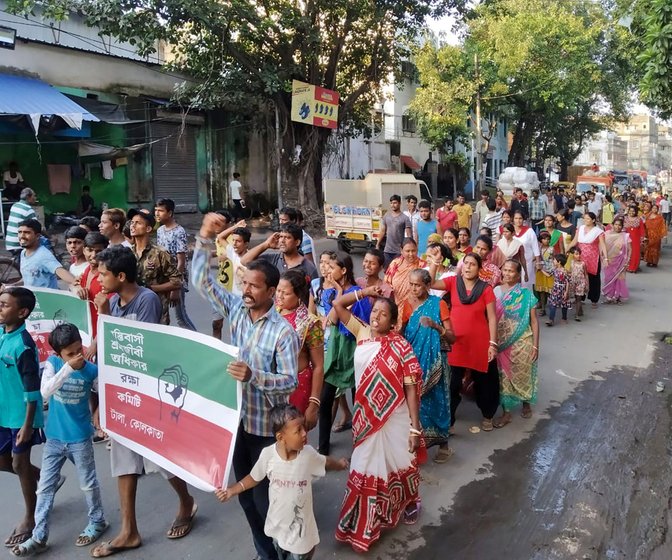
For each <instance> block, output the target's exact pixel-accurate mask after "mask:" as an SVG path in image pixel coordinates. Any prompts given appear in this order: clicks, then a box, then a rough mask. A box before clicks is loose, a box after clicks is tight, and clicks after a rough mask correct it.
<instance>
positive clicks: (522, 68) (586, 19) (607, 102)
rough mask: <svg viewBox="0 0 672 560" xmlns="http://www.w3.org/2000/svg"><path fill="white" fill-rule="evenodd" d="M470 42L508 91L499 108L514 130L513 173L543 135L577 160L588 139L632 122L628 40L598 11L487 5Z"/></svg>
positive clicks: (555, 5) (579, 1) (597, 7)
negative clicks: (550, 136)
mask: <svg viewBox="0 0 672 560" xmlns="http://www.w3.org/2000/svg"><path fill="white" fill-rule="evenodd" d="M468 40H471V41H474V42H475V43H477V44H478V46H479V49H480V51H481V52H482V53H483V58H486V59H488V60H491V61H492V62H493V63H494V65H495V66H496V67H497V72H498V75H499V78H500V80H501V81H503V82H505V83H506V84H507V85H508V87H509V92H510V93H509V94H508V95H505V96H502V97H501V100H500V101H501V104H502V106H503V107H507V108H508V110H509V111H510V112H511V116H512V119H513V125H514V129H513V144H512V147H511V151H510V153H509V164H510V165H521V166H524V165H526V164H528V163H529V161H530V158H531V155H532V151H533V147H534V146H535V145H537V144H539V142H538V141H539V136H540V134H541V133H542V132H543V131H544V130H546V131H551V132H552V133H553V134H554V135H555V138H556V142H555V143H556V146H555V147H556V151H557V152H562V153H564V154H565V157H569V158H571V159H573V157H575V155H576V153H578V152H577V148H578V147H579V146H580V145H581V144H582V142H583V141H585V140H586V139H587V138H588V137H589V136H590V135H591V134H594V133H595V132H596V131H599V130H601V129H603V128H604V127H605V126H606V125H607V124H608V123H609V122H613V120H622V119H624V118H625V117H626V116H627V111H628V103H629V99H630V91H631V84H632V83H633V73H632V68H631V62H630V59H629V57H628V53H627V45H628V42H629V36H628V33H627V30H625V29H624V28H623V27H621V26H619V25H617V23H616V22H615V19H614V16H612V14H611V13H610V12H609V11H608V10H607V9H605V7H604V6H602V5H601V4H599V3H596V2H592V1H589V0H569V1H566V2H556V1H555V0H495V1H492V2H487V3H484V4H483V5H481V6H480V7H479V8H478V9H477V10H476V13H475V17H474V19H472V20H471V21H470V24H469V39H468ZM539 155H540V154H536V157H537V158H538V156H539ZM542 155H543V154H542ZM558 155H559V154H558ZM571 159H570V161H569V162H568V163H571Z"/></svg>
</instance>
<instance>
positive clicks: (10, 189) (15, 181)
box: [2, 161, 27, 219]
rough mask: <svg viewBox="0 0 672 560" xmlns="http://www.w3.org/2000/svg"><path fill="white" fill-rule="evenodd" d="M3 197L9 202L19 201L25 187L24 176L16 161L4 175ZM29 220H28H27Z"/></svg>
mask: <svg viewBox="0 0 672 560" xmlns="http://www.w3.org/2000/svg"><path fill="white" fill-rule="evenodd" d="M2 185H3V186H2V188H3V189H4V192H3V193H2V195H3V197H5V198H6V199H7V200H12V201H13V200H19V194H20V192H21V189H22V188H23V187H24V184H23V175H21V172H20V171H19V166H18V164H17V163H16V162H15V161H12V162H10V163H9V169H8V170H7V171H5V172H4V173H3V174H2ZM26 219H27V218H26Z"/></svg>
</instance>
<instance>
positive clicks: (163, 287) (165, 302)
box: [128, 208, 182, 325]
mask: <svg viewBox="0 0 672 560" xmlns="http://www.w3.org/2000/svg"><path fill="white" fill-rule="evenodd" d="M128 220H129V223H130V228H131V237H132V238H133V252H134V253H135V258H136V259H138V284H139V285H141V286H145V287H146V288H149V289H150V290H152V291H153V292H154V293H156V294H157V295H158V296H159V299H160V300H161V324H163V325H168V324H170V313H169V300H170V292H172V291H173V290H177V289H180V288H181V286H182V274H181V273H180V272H179V271H178V270H177V266H175V263H174V262H173V260H172V259H171V258H170V253H169V252H168V251H166V250H165V249H162V248H161V247H159V246H158V245H156V244H155V243H153V242H152V241H151V239H150V236H151V234H152V230H153V229H154V225H155V224H156V219H155V218H154V214H153V213H152V212H150V211H149V210H145V209H144V208H133V209H131V210H129V211H128Z"/></svg>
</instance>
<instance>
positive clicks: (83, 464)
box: [12, 323, 109, 556]
mask: <svg viewBox="0 0 672 560" xmlns="http://www.w3.org/2000/svg"><path fill="white" fill-rule="evenodd" d="M49 344H50V345H51V347H52V348H53V349H54V352H56V354H57V355H56V356H50V357H49V358H48V359H47V363H46V364H45V366H44V371H43V372H42V384H41V387H40V390H41V392H42V397H43V398H44V399H49V416H48V418H47V425H46V428H45V433H46V436H47V443H46V444H45V446H44V453H43V455H42V474H41V476H40V481H39V485H38V489H37V505H36V508H35V528H34V529H33V533H32V536H31V538H30V539H28V540H27V541H26V542H25V543H23V544H19V545H17V546H15V547H14V548H13V549H12V554H14V555H15V556H30V555H32V554H36V553H38V552H42V551H44V550H45V549H46V548H47V538H48V536H49V514H50V513H51V509H52V507H53V505H54V495H55V494H56V491H57V490H58V485H59V479H60V474H61V468H62V467H63V463H65V461H66V459H69V460H70V461H72V463H74V465H75V468H76V469H77V474H78V476H79V483H80V486H81V488H82V489H83V490H84V495H85V497H86V504H87V506H88V509H89V511H88V515H89V523H88V525H87V526H86V527H85V529H84V530H83V531H82V532H81V533H80V535H79V537H77V540H76V541H75V545H76V546H88V545H90V544H91V543H93V542H95V541H96V540H98V538H100V536H101V535H102V534H103V533H104V532H105V531H106V530H107V528H108V527H109V525H108V523H107V522H106V521H105V517H104V514H103V504H102V501H101V499H100V485H99V484H98V477H97V476H96V464H95V461H94V456H93V442H92V440H91V436H92V435H93V424H92V422H91V411H90V408H89V401H91V400H92V390H95V389H96V387H97V380H98V367H97V366H95V365H94V364H92V363H91V362H87V361H86V360H85V359H84V356H83V354H82V337H81V335H80V334H79V330H78V329H77V327H76V326H75V325H72V324H70V323H64V324H62V325H58V326H57V327H56V328H55V329H54V330H53V331H52V332H51V334H50V335H49ZM93 397H94V398H93V402H92V404H93V405H94V407H93V408H94V409H95V408H97V405H98V403H97V398H95V394H93Z"/></svg>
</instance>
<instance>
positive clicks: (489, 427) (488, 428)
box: [481, 418, 494, 432]
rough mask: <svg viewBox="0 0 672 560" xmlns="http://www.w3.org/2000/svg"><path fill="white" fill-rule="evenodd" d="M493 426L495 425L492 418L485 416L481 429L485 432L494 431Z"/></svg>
mask: <svg viewBox="0 0 672 560" xmlns="http://www.w3.org/2000/svg"><path fill="white" fill-rule="evenodd" d="M493 428H494V426H493V425H492V420H489V419H487V418H483V421H482V422H481V430H483V431H484V432H492V430H493Z"/></svg>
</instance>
